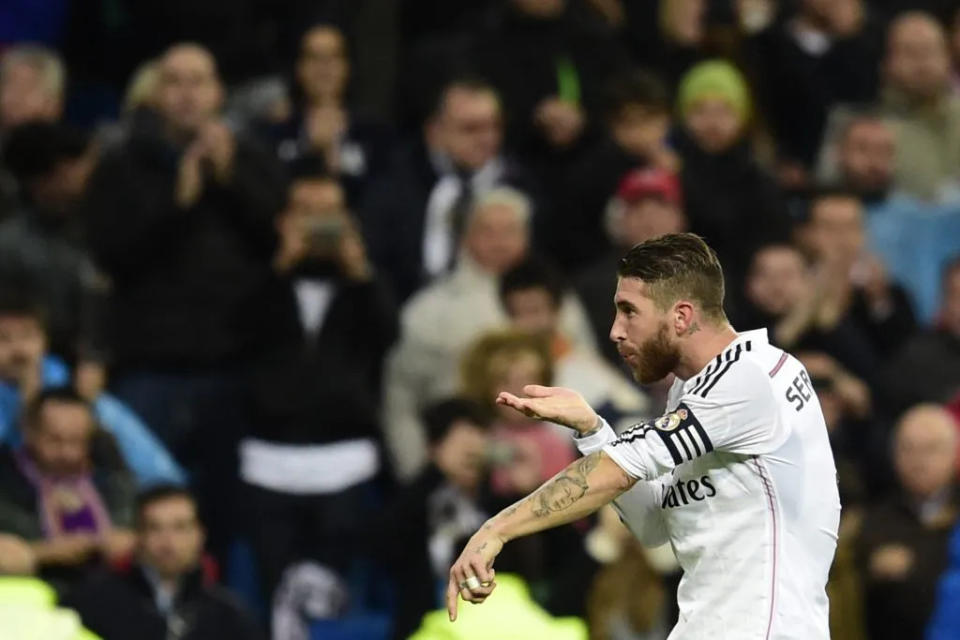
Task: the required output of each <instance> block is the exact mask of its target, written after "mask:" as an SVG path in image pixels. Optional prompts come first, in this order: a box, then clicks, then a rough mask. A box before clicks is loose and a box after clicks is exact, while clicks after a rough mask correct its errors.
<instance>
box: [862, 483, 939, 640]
mask: <svg viewBox="0 0 960 640" xmlns="http://www.w3.org/2000/svg"><path fill="white" fill-rule="evenodd" d="M946 510H947V511H949V512H950V513H948V514H946V515H945V517H944V518H943V519H942V521H941V522H938V523H936V524H930V525H924V524H923V523H922V522H921V521H920V518H919V516H918V514H917V512H916V509H915V507H914V506H913V505H911V504H910V502H909V500H907V499H906V497H904V496H895V497H893V498H891V499H889V500H887V501H886V502H884V503H882V504H880V505H878V506H876V507H874V508H873V509H871V510H869V511H868V512H867V513H866V515H865V517H864V520H863V525H862V529H861V534H860V540H859V544H858V556H859V561H860V565H861V571H862V575H863V579H864V595H865V614H866V619H867V631H868V633H869V636H870V638H871V640H887V639H891V640H893V639H897V640H899V639H901V638H922V637H923V636H924V629H925V628H926V625H927V621H928V620H929V619H930V616H931V614H932V613H933V607H934V602H935V597H936V588H937V584H938V581H939V578H940V575H941V573H942V572H943V571H944V570H945V568H946V567H947V552H948V549H949V541H950V534H951V530H952V528H953V524H954V522H955V521H956V510H957V502H956V500H955V499H954V500H952V501H951V503H950V504H949V505H947V507H946ZM888 546H902V547H905V548H906V549H908V550H909V552H910V554H911V556H912V558H911V562H910V567H909V568H908V570H907V571H906V572H905V573H904V575H903V576H902V577H901V578H898V579H889V578H882V577H878V576H875V575H873V573H872V572H871V571H870V559H871V556H872V555H873V554H874V553H875V552H877V551H878V550H881V549H883V548H884V547H888Z"/></svg>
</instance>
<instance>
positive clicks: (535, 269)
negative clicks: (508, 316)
mask: <svg viewBox="0 0 960 640" xmlns="http://www.w3.org/2000/svg"><path fill="white" fill-rule="evenodd" d="M530 289H544V290H545V291H546V292H547V294H548V295H549V296H550V300H551V302H552V303H553V306H554V308H558V307H559V306H560V303H561V301H562V300H563V292H564V289H565V287H564V285H563V281H562V279H561V278H560V274H559V273H557V271H556V270H555V269H554V268H553V267H552V266H551V265H550V264H548V263H547V262H545V261H544V260H540V259H539V258H527V259H526V260H524V261H522V262H521V263H520V264H518V265H516V266H515V267H513V268H512V269H510V270H509V271H507V272H506V273H505V274H503V276H502V277H501V278H500V303H501V304H502V305H503V307H504V309H506V311H507V312H508V313H509V312H510V309H509V307H508V306H507V297H508V296H509V295H510V294H511V293H513V292H515V291H527V290H530Z"/></svg>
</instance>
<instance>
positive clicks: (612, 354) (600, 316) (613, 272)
mask: <svg viewBox="0 0 960 640" xmlns="http://www.w3.org/2000/svg"><path fill="white" fill-rule="evenodd" d="M624 253H626V251H625V250H619V249H612V250H610V251H608V252H607V253H606V254H604V256H603V258H601V259H600V261H599V262H597V263H595V264H594V265H593V266H591V267H589V268H588V269H586V270H585V271H584V272H583V273H581V274H580V275H579V276H578V277H577V279H576V291H577V296H578V297H579V298H580V301H581V302H583V308H584V309H586V311H587V318H588V319H589V320H590V328H591V329H593V332H594V336H596V339H597V345H598V346H599V347H600V353H601V354H602V355H603V357H604V358H606V359H607V360H608V361H609V362H610V363H611V364H612V365H613V366H615V367H622V366H623V358H622V357H620V353H619V352H618V351H617V345H616V343H614V342H613V341H612V340H610V328H611V327H612V326H613V316H614V307H613V297H614V295H615V294H616V293H617V267H618V266H619V263H620V258H621V257H623V254H624Z"/></svg>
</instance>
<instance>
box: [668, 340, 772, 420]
mask: <svg viewBox="0 0 960 640" xmlns="http://www.w3.org/2000/svg"><path fill="white" fill-rule="evenodd" d="M756 348H757V346H756V345H754V344H753V343H752V341H749V340H747V341H745V342H740V343H737V344H734V345H731V346H729V347H727V348H726V349H725V350H724V351H723V352H722V353H721V354H719V355H718V356H717V357H716V358H714V360H713V361H712V362H711V363H710V364H709V365H707V368H706V369H704V371H703V373H702V374H701V375H699V376H697V378H695V379H694V382H693V386H692V387H690V389H689V390H688V391H687V392H686V393H684V396H683V397H684V398H685V399H687V398H689V399H693V400H695V401H698V402H711V403H714V404H729V403H735V402H743V401H756V400H762V399H765V398H768V397H769V398H772V397H773V391H772V388H771V384H770V375H769V372H768V371H767V370H766V369H765V368H764V365H763V363H761V362H760V360H759V359H758V358H756V357H753V355H754V354H753V351H754V350H755V349H756Z"/></svg>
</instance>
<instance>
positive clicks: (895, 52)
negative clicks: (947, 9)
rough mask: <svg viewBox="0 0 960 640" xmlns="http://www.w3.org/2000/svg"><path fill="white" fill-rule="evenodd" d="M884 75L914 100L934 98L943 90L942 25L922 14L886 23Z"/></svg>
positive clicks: (944, 48) (945, 82) (945, 72)
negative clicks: (887, 27) (888, 27)
mask: <svg viewBox="0 0 960 640" xmlns="http://www.w3.org/2000/svg"><path fill="white" fill-rule="evenodd" d="M885 66H886V74H887V79H888V81H889V82H890V84H891V85H893V86H894V87H896V88H897V89H899V90H901V91H903V92H904V93H906V94H907V95H908V96H910V97H911V98H913V99H915V100H929V99H932V98H937V97H939V96H940V95H942V94H943V92H944V91H946V89H947V86H948V83H949V76H950V55H949V52H948V48H947V41H946V36H945V35H944V32H943V28H942V27H941V26H940V25H939V24H938V23H937V21H936V20H934V19H933V18H932V17H930V16H928V15H926V14H923V13H919V12H916V13H908V14H905V15H904V16H902V17H900V18H898V19H897V20H895V21H894V22H893V24H892V25H891V26H890V31H889V33H888V38H887V57H886V62H885Z"/></svg>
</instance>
